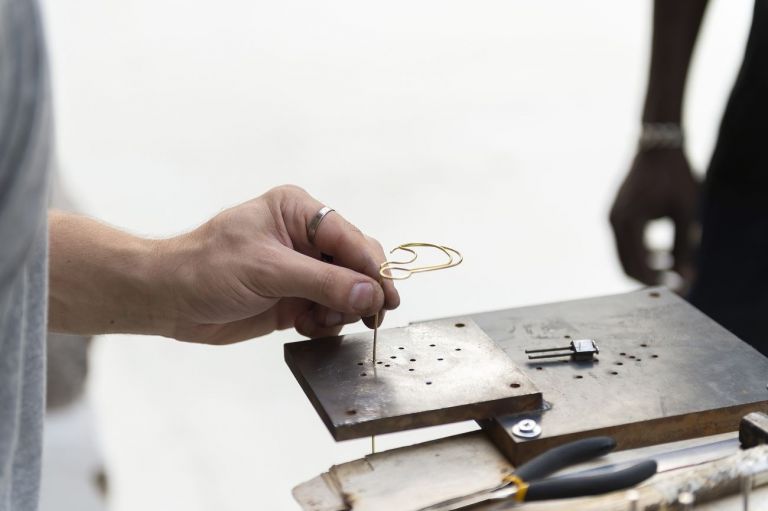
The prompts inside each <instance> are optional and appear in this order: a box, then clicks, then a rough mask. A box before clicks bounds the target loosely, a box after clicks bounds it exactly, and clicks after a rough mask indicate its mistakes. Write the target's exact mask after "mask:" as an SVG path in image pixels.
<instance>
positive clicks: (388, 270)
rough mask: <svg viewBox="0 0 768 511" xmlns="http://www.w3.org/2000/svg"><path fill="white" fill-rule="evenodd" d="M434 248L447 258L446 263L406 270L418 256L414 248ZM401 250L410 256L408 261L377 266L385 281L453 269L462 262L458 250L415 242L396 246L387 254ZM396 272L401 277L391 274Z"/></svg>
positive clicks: (385, 262)
mask: <svg viewBox="0 0 768 511" xmlns="http://www.w3.org/2000/svg"><path fill="white" fill-rule="evenodd" d="M424 247H426V248H434V249H437V250H439V251H441V252H442V253H443V254H445V255H446V256H447V257H448V261H447V262H445V263H441V264H432V265H427V266H417V267H415V268H408V267H406V266H405V265H407V264H411V263H413V262H414V261H416V259H418V257H419V256H418V254H417V253H416V251H415V250H413V249H414V248H424ZM398 250H401V251H403V252H409V253H410V254H411V256H412V257H411V258H410V259H409V260H408V261H384V262H383V263H381V265H380V266H379V275H381V276H382V277H383V278H385V279H390V280H405V279H407V278H410V276H411V275H413V274H414V273H422V272H425V271H435V270H443V269H445V268H453V267H454V266H458V265H459V264H461V262H462V261H463V260H464V256H462V255H461V252H459V251H458V250H456V249H454V248H451V247H448V246H445V245H437V244H435V243H422V242H416V243H403V244H402V245H398V246H396V247H395V248H393V249H392V250H391V251H390V252H389V253H390V254H394V253H395V252H396V251H398ZM393 270H394V271H396V272H402V275H400V276H397V275H394V274H393V273H392V271H393Z"/></svg>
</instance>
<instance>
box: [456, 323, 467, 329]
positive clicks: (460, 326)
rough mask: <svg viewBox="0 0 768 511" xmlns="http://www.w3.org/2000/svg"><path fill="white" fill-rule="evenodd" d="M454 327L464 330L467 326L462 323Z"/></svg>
mask: <svg viewBox="0 0 768 511" xmlns="http://www.w3.org/2000/svg"><path fill="white" fill-rule="evenodd" d="M455 326H456V328H464V327H465V326H467V325H465V324H464V323H456V325H455Z"/></svg>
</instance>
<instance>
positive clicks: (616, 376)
mask: <svg viewBox="0 0 768 511" xmlns="http://www.w3.org/2000/svg"><path fill="white" fill-rule="evenodd" d="M473 318H474V319H475V321H477V323H478V325H480V327H482V329H483V330H484V331H485V332H486V333H487V334H488V335H489V336H490V337H491V338H492V339H493V340H494V341H496V342H497V343H498V344H499V346H501V347H502V348H503V349H504V351H506V353H507V354H508V355H509V357H510V358H511V359H512V360H513V361H514V362H516V363H517V364H518V366H519V367H520V368H521V369H522V370H523V372H525V373H526V374H527V375H528V376H529V377H530V379H531V380H532V381H533V382H534V383H535V384H536V386H537V387H538V388H539V389H541V391H542V393H543V394H544V399H545V400H546V402H545V406H544V408H543V409H542V410H540V411H538V412H536V413H524V414H516V415H512V416H499V417H496V418H494V419H491V420H488V421H482V422H481V425H482V426H483V428H484V429H485V430H486V432H487V433H488V434H489V435H490V437H491V438H492V439H493V440H494V441H495V442H496V444H497V445H498V446H499V447H500V448H501V450H502V451H503V452H504V453H505V454H506V455H507V457H508V458H509V459H510V460H511V461H512V462H513V463H515V464H517V463H521V462H524V461H526V460H528V459H530V458H532V457H533V456H535V455H536V454H539V453H541V452H543V451H545V450H547V449H549V448H551V447H553V446H556V445H559V444H562V443H564V442H567V441H571V440H576V439H578V438H583V437H586V436H594V435H610V436H612V437H614V438H615V439H616V442H617V444H618V449H632V448H636V447H643V446H647V445H653V444H658V443H662V442H671V441H676V440H685V439H688V438H694V437H699V436H703V435H714V434H718V433H724V432H728V431H736V430H738V429H739V420H740V419H741V417H742V416H744V415H745V414H747V413H749V412H753V411H768V389H766V383H767V382H768V358H766V357H764V356H762V355H761V354H760V353H759V352H758V351H756V350H755V349H754V348H752V347H751V346H749V345H748V344H746V343H744V342H743V341H741V340H739V339H738V338H736V336H734V335H733V334H732V333H730V332H728V331H727V330H726V329H725V328H723V327H721V326H720V325H718V324H717V323H715V322H714V321H712V320H711V319H710V318H708V317H707V316H705V315H704V314H703V313H702V312H700V311H699V310H697V309H696V308H694V307H693V306H692V305H690V304H689V303H688V302H686V301H685V300H683V299H682V298H680V297H678V296H677V295H675V294H674V293H672V292H671V291H669V290H666V289H664V288H651V289H643V290H640V291H635V292H631V293H626V294H622V295H615V296H605V297H600V298H590V299H586V300H575V301H571V302H563V303H553V304H548V305H537V306H533V307H523V308H520V309H510V310H505V311H497V312H488V313H484V314H478V315H474V316H473ZM580 338H590V339H595V340H596V342H597V343H598V344H599V345H600V354H599V355H598V356H597V357H596V358H595V360H593V361H581V362H579V361H575V362H573V361H569V360H568V359H564V360H557V359H551V360H548V361H547V360H528V356H527V355H526V353H525V350H526V349H530V348H537V347H541V348H545V347H549V346H553V345H557V343H563V342H565V343H566V344H567V341H569V340H570V339H580ZM523 419H533V420H535V421H536V422H537V423H538V424H539V425H540V426H541V435H540V436H539V437H537V438H531V439H523V438H520V437H519V436H516V435H515V434H514V427H515V425H516V424H518V423H519V422H520V421H521V420H523Z"/></svg>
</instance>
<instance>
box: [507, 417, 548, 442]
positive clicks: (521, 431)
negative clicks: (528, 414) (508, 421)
mask: <svg viewBox="0 0 768 511" xmlns="http://www.w3.org/2000/svg"><path fill="white" fill-rule="evenodd" d="M512 434H513V435H515V436H518V437H520V438H536V437H537V436H539V435H541V426H539V423H538V422H536V421H535V420H533V419H523V420H521V421H520V422H518V423H517V424H515V425H514V426H513V427H512Z"/></svg>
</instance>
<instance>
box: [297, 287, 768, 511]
mask: <svg viewBox="0 0 768 511" xmlns="http://www.w3.org/2000/svg"><path fill="white" fill-rule="evenodd" d="M441 321H442V322H443V323H440V324H441V325H442V324H446V323H447V324H455V325H462V326H464V325H468V324H470V322H472V323H473V324H476V325H477V326H478V327H479V328H480V329H481V330H482V331H483V332H484V333H485V334H486V335H487V336H488V337H489V338H490V339H492V340H493V342H494V343H496V345H497V346H498V347H499V348H501V350H503V352H504V353H505V354H506V356H507V357H508V358H509V360H511V361H512V362H513V364H514V370H515V371H520V372H522V373H523V376H524V378H525V379H527V380H530V382H532V384H533V386H534V387H535V388H525V389H522V390H525V392H522V390H521V395H526V396H531V395H534V394H536V392H540V393H541V395H542V396H543V400H542V401H541V403H540V404H539V405H535V404H533V403H534V402H533V401H531V400H530V399H526V400H520V399H518V400H516V401H514V402H512V401H510V402H509V405H508V406H512V407H517V408H513V409H514V410H515V413H511V414H506V415H504V414H498V415H493V416H491V417H487V418H480V419H479V420H478V423H479V424H481V426H482V431H478V432H474V433H469V434H465V435H459V436H455V437H449V438H445V439H438V440H435V441H433V442H428V443H424V444H418V445H413V446H409V447H404V448H400V449H395V450H392V451H387V452H382V453H377V454H372V455H370V456H366V457H365V458H363V459H361V460H357V461H352V462H349V463H345V464H342V465H337V466H334V467H332V468H331V469H330V470H329V472H327V473H326V474H323V475H321V476H318V477H317V478H315V479H313V480H311V481H308V482H306V483H304V484H302V485H299V486H298V487H297V488H296V489H295V492H294V495H295V497H296V499H297V501H298V502H299V503H300V504H301V506H302V507H303V509H306V510H312V511H341V510H347V509H353V510H356V511H357V510H368V511H375V510H384V509H387V510H392V509H402V510H418V509H422V508H424V507H427V506H429V505H431V504H434V503H435V502H436V501H438V500H440V499H441V498H446V497H450V496H460V495H465V494H469V493H473V492H475V491H480V490H483V489H487V488H492V487H494V486H496V485H497V484H498V483H499V479H500V477H501V476H502V475H504V474H510V473H512V472H513V471H514V465H516V464H519V463H521V462H524V461H525V460H527V459H530V458H531V457H533V456H535V455H536V454H539V453H541V452H543V451H545V450H547V449H549V448H551V447H552V446H554V445H558V444H562V443H564V442H567V441H571V440H574V439H578V438H584V437H587V436H594V435H609V436H611V437H613V438H615V439H616V441H617V443H618V451H617V452H614V453H611V454H609V455H608V456H607V457H605V458H602V459H601V460H599V461H596V462H591V465H590V464H587V465H585V466H577V467H574V468H573V471H579V470H585V469H586V468H589V466H595V465H599V464H603V465H604V464H620V463H622V462H626V461H628V460H633V459H638V458H641V457H644V456H652V457H658V460H660V461H659V471H660V473H659V474H657V475H656V476H654V478H652V479H651V480H649V481H647V482H646V483H644V484H643V485H641V486H640V487H639V488H638V491H639V499H640V500H639V502H638V506H639V507H638V508H637V509H657V508H660V507H659V506H660V503H665V502H666V503H667V504H671V503H673V502H674V501H675V499H676V498H677V495H678V493H679V492H680V491H682V489H684V488H688V489H689V490H690V491H692V492H694V493H695V494H696V495H697V496H698V497H699V498H700V499H704V500H708V501H713V500H716V501H717V502H718V504H717V505H726V504H727V503H728V502H731V504H728V505H736V507H731V509H741V501H740V500H739V498H736V497H728V495H729V494H732V493H734V491H735V490H734V488H733V484H735V483H734V481H736V480H737V479H738V477H740V476H738V474H742V473H743V474H746V473H748V472H749V471H750V470H751V471H754V472H755V473H756V474H757V475H755V476H754V477H752V476H750V477H751V479H750V481H752V483H753V485H754V486H756V488H755V489H754V490H752V492H751V500H752V508H751V509H762V508H765V509H768V490H766V489H765V486H764V484H765V483H768V447H766V446H759V447H756V448H754V449H751V450H740V449H739V443H738V440H737V439H736V433H735V432H736V431H737V430H738V427H739V421H740V420H741V418H742V417H743V416H744V415H746V414H747V413H750V412H754V411H762V412H766V411H768V387H767V386H766V385H767V384H768V359H766V358H765V357H763V356H762V355H760V354H759V353H758V352H757V351H756V350H754V349H753V348H751V347H750V346H748V345H746V344H745V343H743V342H742V341H740V340H738V339H736V338H735V337H734V336H733V335H732V334H730V333H729V332H727V331H726V330H725V329H723V328H722V327H721V326H719V325H717V324H716V323H715V322H713V321H712V320H710V319H709V318H707V317H706V316H704V315H703V314H702V313H701V312H699V311H698V310H696V309H694V308H693V307H692V306H690V305H689V304H688V303H687V302H685V301H684V300H682V299H681V298H679V297H677V296H676V295H675V294H674V293H672V292H670V291H668V290H666V289H663V288H652V289H643V290H639V291H636V292H633V293H627V294H624V295H617V296H608V297H600V298H592V299H587V300H577V301H571V302H563V303H559V304H548V305H540V306H532V307H524V308H518V309H508V310H501V311H495V312H488V313H482V314H474V315H470V316H461V317H457V318H446V319H444V320H441ZM582 338H589V339H595V340H596V342H597V344H599V346H600V354H599V355H598V356H596V357H595V359H594V360H589V361H580V362H574V361H571V360H567V359H566V360H552V361H544V362H542V361H531V360H530V359H528V356H527V355H526V352H525V351H526V349H529V348H547V347H556V346H557V345H558V344H561V343H563V342H565V343H566V344H567V342H568V341H569V340H572V339H582ZM291 349H293V348H291V347H290V345H287V346H286V358H287V359H288V358H289V356H288V352H289V350H291ZM436 356H437V355H436ZM372 363H375V361H372ZM292 369H294V372H295V373H296V372H297V370H296V369H295V368H294V367H292ZM334 374H335V373H334ZM434 374H435V375H436V376H434V377H432V376H431V377H429V378H430V381H432V380H435V382H439V379H438V377H439V374H440V373H434ZM297 377H299V374H297ZM507 379H508V378H507ZM507 379H504V381H505V382H506V381H507ZM518 379H519V378H518ZM518 379H516V381H517V380H518ZM300 380H301V379H300ZM527 380H524V383H523V385H522V386H523V387H525V386H527V385H528V384H527V383H525V381H527ZM521 381H523V380H521ZM327 383H328V382H324V384H326V385H327ZM409 384H410V383H409ZM435 384H437V383H435ZM302 385H303V386H304V388H305V391H308V392H307V393H308V395H309V394H310V393H311V389H308V387H310V386H311V385H308V384H307V383H306V382H303V383H302ZM326 391H327V389H326ZM424 392H426V391H424ZM311 398H312V397H311ZM320 401H322V399H318V397H317V396H316V395H315V396H314V399H313V404H315V406H316V408H318V412H319V413H320V414H321V415H322V413H323V411H324V409H323V403H322V402H320ZM521 403H522V404H521ZM373 408H375V406H374V407H373ZM521 408H522V409H521ZM437 412H439V410H437V411H435V412H434V413H433V414H432V415H431V416H434V417H441V415H440V414H439V413H437ZM524 419H529V420H534V421H535V422H536V423H537V424H538V425H539V426H540V428H541V433H540V434H539V435H537V436H536V437H535V438H519V437H517V436H516V435H515V434H513V433H512V429H513V427H514V425H515V424H518V423H519V422H520V421H521V420H524ZM326 424H327V425H328V426H329V429H331V431H332V432H333V431H334V430H333V429H332V428H335V427H339V428H340V429H339V430H341V427H342V426H344V424H330V423H329V421H328V420H326ZM355 425H356V426H358V427H359V425H357V424H355ZM363 431H364V432H365V433H371V430H370V429H364V430H363ZM761 464H764V465H765V466H764V467H763V466H762V465H761ZM697 471H698V472H697ZM763 471H764V472H765V473H763ZM725 474H730V475H729V476H727V477H726V475H725ZM734 474H737V476H734ZM743 474H742V475H743ZM734 477H736V479H734ZM729 478H730V479H729ZM686 485H687V486H686ZM723 498H725V500H723ZM728 499H730V500H728ZM734 503H735V504H734ZM706 505H708V506H715V505H716V504H714V503H711V504H701V503H700V504H697V506H696V509H708V508H707V507H705V506H706ZM627 506H628V504H627V500H626V496H625V495H624V494H623V493H622V494H608V495H606V496H601V497H592V498H582V499H576V500H567V501H566V500H563V501H548V502H540V503H526V504H524V508H525V509H534V510H536V509H542V510H544V509H617V510H624V509H629V508H628V507H627ZM711 508H712V509H715V508H714V507H711ZM473 509H490V506H486V507H483V506H480V507H477V506H476V507H473ZM717 509H721V508H720V507H717Z"/></svg>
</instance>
